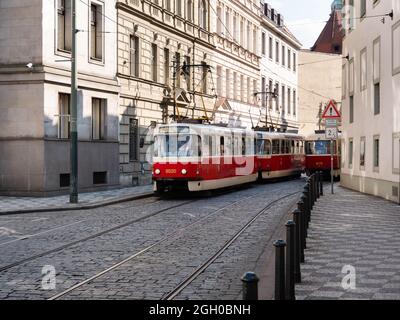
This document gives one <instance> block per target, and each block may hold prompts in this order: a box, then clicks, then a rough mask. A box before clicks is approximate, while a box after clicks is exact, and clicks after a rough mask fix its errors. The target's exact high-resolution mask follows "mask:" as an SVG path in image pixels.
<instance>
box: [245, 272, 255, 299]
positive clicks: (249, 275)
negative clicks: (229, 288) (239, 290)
mask: <svg viewBox="0 0 400 320" xmlns="http://www.w3.org/2000/svg"><path fill="white" fill-rule="evenodd" d="M258 282H259V279H258V277H257V275H256V274H255V273H254V272H246V273H245V274H244V275H243V277H242V283H243V300H247V301H253V300H258Z"/></svg>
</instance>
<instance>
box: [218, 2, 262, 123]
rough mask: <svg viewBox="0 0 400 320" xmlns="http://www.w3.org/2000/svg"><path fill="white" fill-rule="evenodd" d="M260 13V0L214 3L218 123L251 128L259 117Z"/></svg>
mask: <svg viewBox="0 0 400 320" xmlns="http://www.w3.org/2000/svg"><path fill="white" fill-rule="evenodd" d="M260 10H261V9H260V2H259V1H257V0H251V1H249V0H246V1H245V0H240V1H239V0H238V1H227V0H218V1H216V2H215V7H214V14H213V16H212V21H213V22H212V26H213V30H214V32H215V45H216V50H215V52H214V55H213V57H212V60H213V67H214V70H215V73H216V95H217V97H218V101H217V104H216V107H217V108H219V109H218V113H217V115H216V118H215V122H217V123H219V122H221V123H227V124H229V125H232V126H242V127H248V128H251V127H252V126H256V124H257V122H258V119H259V117H260V114H259V107H260V105H261V104H260V101H259V98H258V97H257V96H255V95H254V93H256V92H260V58H261V57H260Z"/></svg>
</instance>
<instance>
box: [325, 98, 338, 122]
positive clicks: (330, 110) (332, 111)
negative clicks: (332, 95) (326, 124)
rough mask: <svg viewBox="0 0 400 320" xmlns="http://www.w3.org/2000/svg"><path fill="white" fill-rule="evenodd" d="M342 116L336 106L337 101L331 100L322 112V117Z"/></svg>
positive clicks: (335, 117)
mask: <svg viewBox="0 0 400 320" xmlns="http://www.w3.org/2000/svg"><path fill="white" fill-rule="evenodd" d="M341 117H342V116H341V115H340V112H339V110H338V109H337V107H336V103H335V101H333V100H331V101H329V103H328V105H327V106H326V109H325V111H324V113H323V114H322V119H339V118H341Z"/></svg>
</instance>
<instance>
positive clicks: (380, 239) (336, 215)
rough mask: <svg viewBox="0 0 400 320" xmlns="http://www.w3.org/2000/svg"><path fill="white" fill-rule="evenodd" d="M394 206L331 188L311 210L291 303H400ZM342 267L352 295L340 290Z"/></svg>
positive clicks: (398, 218) (399, 237)
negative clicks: (351, 273)
mask: <svg viewBox="0 0 400 320" xmlns="http://www.w3.org/2000/svg"><path fill="white" fill-rule="evenodd" d="M399 226H400V206H399V205H397V204H395V203H392V202H388V201H385V200H382V199H380V198H375V197H372V196H368V195H365V194H361V193H357V192H354V191H350V190H348V189H344V188H342V187H339V186H337V187H336V188H335V195H331V194H330V190H329V191H328V190H326V194H325V196H324V197H322V198H321V199H320V200H319V201H318V202H317V204H316V207H315V208H314V212H313V214H312V221H311V224H310V229H309V233H308V235H309V238H308V240H307V250H306V252H305V258H306V263H305V264H304V265H302V277H303V279H302V280H303V281H302V283H301V285H298V286H296V294H297V299H299V300H303V299H318V300H319V299H334V300H336V299H351V300H353V299H363V300H364V299H365V300H367V299H368V300H369V299H395V300H397V299H400V267H399V266H400V234H399ZM345 266H351V267H354V268H355V269H354V270H355V280H356V281H355V286H356V287H355V289H348V290H345V289H343V287H342V280H343V278H344V277H345V276H346V273H342V269H343V267H345Z"/></svg>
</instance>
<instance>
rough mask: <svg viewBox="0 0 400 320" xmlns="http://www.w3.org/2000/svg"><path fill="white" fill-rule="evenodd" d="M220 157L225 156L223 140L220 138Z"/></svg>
mask: <svg viewBox="0 0 400 320" xmlns="http://www.w3.org/2000/svg"><path fill="white" fill-rule="evenodd" d="M219 149H220V155H221V156H223V155H225V138H224V137H221V138H220V140H219Z"/></svg>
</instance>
